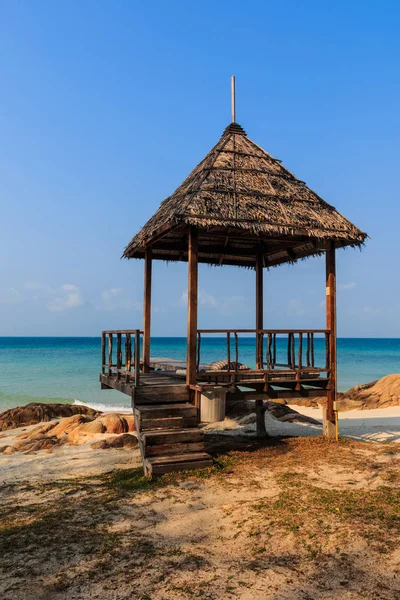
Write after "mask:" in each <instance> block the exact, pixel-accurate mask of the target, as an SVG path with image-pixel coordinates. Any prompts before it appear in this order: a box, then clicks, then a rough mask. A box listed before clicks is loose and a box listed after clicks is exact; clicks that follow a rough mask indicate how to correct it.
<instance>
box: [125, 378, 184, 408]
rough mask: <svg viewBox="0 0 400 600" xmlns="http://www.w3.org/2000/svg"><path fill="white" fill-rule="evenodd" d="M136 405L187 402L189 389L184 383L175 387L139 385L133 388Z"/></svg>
mask: <svg viewBox="0 0 400 600" xmlns="http://www.w3.org/2000/svg"><path fill="white" fill-rule="evenodd" d="M134 390H135V391H134V402H135V405H136V404H170V403H172V402H185V401H186V402H187V401H188V400H189V388H188V386H187V385H186V384H184V383H179V384H177V385H159V386H152V385H139V386H138V387H137V388H134Z"/></svg>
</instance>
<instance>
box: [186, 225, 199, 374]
mask: <svg viewBox="0 0 400 600" xmlns="http://www.w3.org/2000/svg"><path fill="white" fill-rule="evenodd" d="M197 302H198V234H197V229H196V228H195V227H191V228H190V231H189V247H188V328H187V352H186V383H187V385H194V384H195V383H196V341H197Z"/></svg>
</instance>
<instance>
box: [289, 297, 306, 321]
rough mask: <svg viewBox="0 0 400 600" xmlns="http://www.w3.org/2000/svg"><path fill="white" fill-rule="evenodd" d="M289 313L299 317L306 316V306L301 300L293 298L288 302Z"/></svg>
mask: <svg viewBox="0 0 400 600" xmlns="http://www.w3.org/2000/svg"><path fill="white" fill-rule="evenodd" d="M288 312H289V313H290V314H293V315H296V316H297V317H299V316H301V315H304V314H305V312H306V311H305V308H304V304H303V303H302V302H301V300H297V298H292V299H291V300H289V302H288Z"/></svg>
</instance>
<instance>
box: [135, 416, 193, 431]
mask: <svg viewBox="0 0 400 600" xmlns="http://www.w3.org/2000/svg"><path fill="white" fill-rule="evenodd" d="M138 423H139V427H140V431H147V430H152V429H182V428H183V427H184V428H187V427H193V428H196V427H197V414H196V416H192V417H169V418H166V419H144V418H143V417H140V420H139V421H138Z"/></svg>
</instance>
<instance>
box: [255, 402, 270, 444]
mask: <svg viewBox="0 0 400 600" xmlns="http://www.w3.org/2000/svg"><path fill="white" fill-rule="evenodd" d="M265 410H266V408H265V406H264V400H262V399H260V398H258V399H257V400H256V435H257V438H259V439H262V438H266V437H268V434H267V430H266V428H265Z"/></svg>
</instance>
